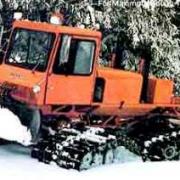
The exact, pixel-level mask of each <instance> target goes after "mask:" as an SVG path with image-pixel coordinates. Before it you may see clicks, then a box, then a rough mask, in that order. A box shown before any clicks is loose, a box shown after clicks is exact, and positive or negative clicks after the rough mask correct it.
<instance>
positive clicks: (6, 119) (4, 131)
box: [0, 108, 32, 146]
mask: <svg viewBox="0 0 180 180" xmlns="http://www.w3.org/2000/svg"><path fill="white" fill-rule="evenodd" d="M0 122H1V123H0V138H1V139H4V140H8V141H15V142H18V143H20V144H22V145H24V146H28V145H30V144H31V139H32V137H31V133H30V130H28V129H27V127H26V126H23V125H22V124H21V122H20V120H19V118H18V117H17V116H16V115H15V114H13V113H12V112H11V111H10V110H8V109H4V108H2V109H0Z"/></svg>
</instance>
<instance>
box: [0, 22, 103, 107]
mask: <svg viewBox="0 0 180 180" xmlns="http://www.w3.org/2000/svg"><path fill="white" fill-rule="evenodd" d="M12 29H13V30H12V33H11V36H10V41H9V45H8V48H7V51H6V55H5V57H4V60H3V63H2V65H1V66H0V74H1V77H0V83H1V89H3V88H4V87H5V88H7V89H13V90H12V91H11V92H10V95H11V97H13V98H14V99H16V100H18V101H20V102H23V103H26V104H31V105H35V106H43V105H46V104H48V105H60V104H62V105H63V104H79V105H81V104H87V105H90V104H91V102H92V98H93V97H92V96H93V86H94V79H95V75H96V64H97V63H96V62H97V58H98V55H99V49H100V43H101V33H100V32H96V31H92V30H85V29H79V28H74V27H63V26H60V25H53V24H48V23H40V22H31V21H28V20H23V21H15V22H14V24H13V28H12Z"/></svg>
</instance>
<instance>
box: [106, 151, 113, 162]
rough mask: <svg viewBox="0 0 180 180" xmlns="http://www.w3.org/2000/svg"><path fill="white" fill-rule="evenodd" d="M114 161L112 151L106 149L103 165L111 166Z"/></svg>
mask: <svg viewBox="0 0 180 180" xmlns="http://www.w3.org/2000/svg"><path fill="white" fill-rule="evenodd" d="M113 160H114V154H113V150H112V149H107V150H106V151H105V154H104V164H112V163H113Z"/></svg>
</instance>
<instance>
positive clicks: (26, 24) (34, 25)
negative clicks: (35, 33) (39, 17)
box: [13, 20, 102, 38]
mask: <svg viewBox="0 0 180 180" xmlns="http://www.w3.org/2000/svg"><path fill="white" fill-rule="evenodd" d="M13 27H14V28H17V27H19V28H24V29H30V30H39V31H45V32H51V33H66V34H73V35H77V36H78V35H80V36H88V37H96V38H101V36H102V35H101V33H100V32H98V31H94V30H90V29H81V28H77V27H70V26H61V25H54V24H50V23H44V22H36V21H29V20H20V21H19V20H18V21H14V23H13Z"/></svg>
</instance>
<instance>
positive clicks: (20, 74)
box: [0, 64, 46, 105]
mask: <svg viewBox="0 0 180 180" xmlns="http://www.w3.org/2000/svg"><path fill="white" fill-rule="evenodd" d="M0 74H1V76H0V83H4V82H7V83H9V84H12V85H15V86H17V91H16V94H14V97H16V98H20V99H21V101H23V102H27V103H30V102H33V103H36V104H37V105H43V104H44V92H45V85H46V73H40V72H35V73H33V72H32V71H31V70H27V69H23V68H18V67H15V66H10V65H5V64H3V65H1V66H0ZM34 85H39V86H40V88H41V90H40V92H39V93H37V94H34V93H33V91H32V88H33V86H34ZM32 98H34V99H32ZM35 101H36V102H35Z"/></svg>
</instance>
